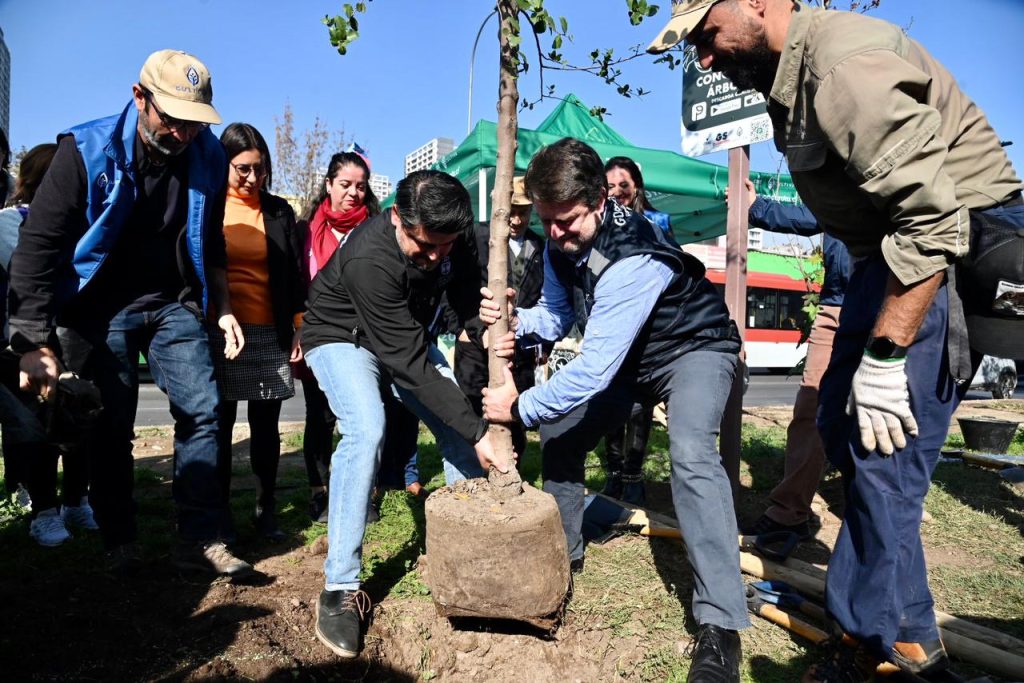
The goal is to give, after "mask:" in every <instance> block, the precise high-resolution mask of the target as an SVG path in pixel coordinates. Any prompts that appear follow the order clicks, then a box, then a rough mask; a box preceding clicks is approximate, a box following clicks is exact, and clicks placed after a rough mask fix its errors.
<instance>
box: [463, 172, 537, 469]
mask: <svg viewBox="0 0 1024 683" xmlns="http://www.w3.org/2000/svg"><path fill="white" fill-rule="evenodd" d="M532 216H533V203H532V202H531V201H530V197H529V196H528V195H527V194H526V189H525V187H524V186H523V176H518V177H516V178H515V179H513V181H512V210H511V213H510V214H509V217H508V228H509V231H508V232H509V234H508V286H509V287H511V288H512V289H514V290H516V292H517V296H516V300H517V303H518V305H520V306H523V307H528V306H533V305H534V304H536V303H537V301H538V300H539V299H540V292H541V288H542V287H543V286H544V240H543V239H541V237H540V236H539V235H538V234H536V233H535V232H533V231H532V230H530V229H529V225H530V219H531V218H532ZM474 233H475V236H476V248H477V252H478V254H479V257H480V270H481V273H482V275H483V277H484V279H483V281H482V282H481V283H480V285H481V286H486V285H487V281H486V278H487V257H488V251H489V248H488V243H489V241H490V238H491V226H490V224H489V223H477V225H476V227H475V228H474ZM446 303H447V302H446ZM444 317H445V321H446V324H447V327H448V331H449V332H451V333H452V334H455V335H456V343H455V379H456V380H457V381H458V383H459V387H461V388H462V391H463V392H464V393H465V394H466V397H467V398H469V402H470V403H471V404H472V405H473V409H474V410H476V413H477V415H483V388H484V387H486V386H487V381H488V374H487V349H485V348H484V346H483V341H482V340H481V337H480V335H482V334H483V330H484V327H483V323H481V322H480V319H479V318H473V320H472V321H470V323H468V324H467V325H466V328H468V329H465V328H462V327H460V326H459V324H458V322H457V319H456V316H455V312H454V311H452V310H451V309H450V308H449V307H448V306H447V305H446V306H445V307H444ZM550 350H551V345H550V344H548V345H544V346H531V347H530V348H525V347H524V348H518V349H516V354H515V358H514V360H513V370H512V375H513V377H514V378H515V384H516V388H517V389H518V390H519V391H520V392H523V391H526V390H527V389H529V388H530V387H532V386H533V385H534V383H535V379H534V373H535V371H536V369H537V364H538V362H539V361H541V360H543V359H544V358H546V357H547V353H548V352H549V351H550ZM509 428H510V430H511V432H512V448H513V450H515V452H516V453H520V454H522V453H525V452H526V429H525V428H524V427H523V425H521V424H513V425H510V426H509Z"/></svg>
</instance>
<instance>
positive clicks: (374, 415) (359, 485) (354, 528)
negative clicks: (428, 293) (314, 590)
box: [306, 342, 483, 591]
mask: <svg viewBox="0 0 1024 683" xmlns="http://www.w3.org/2000/svg"><path fill="white" fill-rule="evenodd" d="M428 357H429V358H430V361H431V362H432V363H433V364H434V366H435V367H436V368H437V369H438V370H439V371H440V372H441V373H442V374H443V375H445V376H446V377H448V378H450V379H451V380H452V381H453V382H454V381H455V379H454V376H453V374H452V372H451V369H450V368H449V367H448V365H447V363H446V362H445V360H444V356H443V355H442V354H441V352H440V351H438V349H437V348H436V347H434V346H432V347H430V350H429V354H428ZM306 363H307V364H308V365H309V368H310V369H311V370H312V371H313V374H314V375H315V376H316V379H317V382H319V384H320V388H321V389H322V390H323V392H324V394H325V395H326V396H327V401H328V403H329V404H330V406H331V411H332V412H333V413H334V415H335V416H336V417H337V418H338V431H339V432H341V434H342V438H341V441H340V442H339V443H338V447H337V448H336V449H335V451H334V454H333V455H332V456H331V475H330V477H331V478H330V492H331V494H330V497H329V499H328V518H327V519H328V521H327V541H328V546H327V547H328V550H327V561H326V562H325V563H324V574H325V575H326V579H327V581H326V587H327V590H332V591H333V590H354V589H357V588H359V586H360V581H359V571H360V569H361V567H362V552H363V534H364V533H365V531H366V512H367V507H368V505H369V502H370V494H371V492H372V490H373V482H374V477H375V476H376V472H377V467H378V466H379V464H380V456H381V449H382V447H383V444H384V431H385V424H386V420H385V417H384V399H383V397H384V392H391V393H392V394H393V395H395V396H397V397H398V399H399V400H400V401H402V403H404V404H405V406H406V407H407V408H409V410H411V411H412V412H413V413H415V414H416V415H417V416H418V417H419V418H420V420H422V421H423V423H424V424H426V425H427V428H428V429H430V431H431V432H433V434H434V437H435V438H436V439H437V445H438V449H439V450H440V451H441V455H442V456H443V458H444V473H445V480H446V481H447V483H449V484H452V483H454V482H456V481H458V480H460V479H466V478H472V477H480V476H483V470H482V468H481V467H480V463H479V461H478V460H477V457H476V452H475V450H474V449H473V447H472V446H471V445H469V444H468V443H466V441H465V440H464V439H463V438H462V437H461V436H459V435H458V433H456V432H455V430H453V429H452V428H451V427H449V426H447V425H446V424H444V423H443V422H442V421H441V420H440V419H438V418H437V417H436V416H435V415H434V414H433V413H431V412H429V411H428V410H427V409H426V408H425V407H424V406H423V404H422V403H420V402H419V401H418V400H416V398H415V397H414V396H413V395H412V393H411V392H410V391H408V390H406V389H402V388H400V387H398V386H396V385H394V384H393V383H392V381H391V377H390V376H389V374H388V372H387V370H386V369H385V368H384V367H383V365H382V364H381V362H380V361H379V360H378V359H377V357H376V356H375V355H373V353H371V352H370V351H368V350H366V349H365V348H361V347H357V346H355V345H353V344H348V343H343V342H340V343H333V344H324V345H323V346H318V347H316V348H314V349H311V350H310V351H309V352H308V353H307V354H306Z"/></svg>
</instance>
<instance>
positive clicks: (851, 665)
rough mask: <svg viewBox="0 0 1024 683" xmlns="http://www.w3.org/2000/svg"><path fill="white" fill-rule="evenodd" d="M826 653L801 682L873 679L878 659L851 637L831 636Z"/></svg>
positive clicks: (852, 682) (865, 681) (855, 682)
mask: <svg viewBox="0 0 1024 683" xmlns="http://www.w3.org/2000/svg"><path fill="white" fill-rule="evenodd" d="M826 648H827V654H826V655H825V659H823V660H822V661H821V662H819V663H818V664H815V665H814V666H812V667H811V668H810V669H808V670H807V672H806V673H805V674H804V676H803V678H802V679H801V681H802V683H868V682H869V681H873V680H875V669H876V668H877V667H878V663H879V662H878V660H877V659H875V657H873V656H872V655H871V654H870V653H869V652H868V651H867V649H866V648H865V647H864V646H862V645H861V644H860V643H857V642H856V641H854V640H853V639H852V638H845V637H843V638H833V639H831V640H829V641H828V643H827V644H826Z"/></svg>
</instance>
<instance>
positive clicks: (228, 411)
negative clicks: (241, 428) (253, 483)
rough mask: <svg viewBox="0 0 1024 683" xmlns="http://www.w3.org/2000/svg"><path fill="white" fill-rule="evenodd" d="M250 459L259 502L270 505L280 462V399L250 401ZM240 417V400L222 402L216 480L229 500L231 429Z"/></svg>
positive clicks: (272, 500)
mask: <svg viewBox="0 0 1024 683" xmlns="http://www.w3.org/2000/svg"><path fill="white" fill-rule="evenodd" d="M248 403H249V462H250V463H251V464H252V473H253V474H255V475H256V479H257V480H259V484H260V495H259V504H260V505H262V506H264V507H271V506H272V505H273V503H274V492H275V490H276V489H277V466H278V463H279V462H280V461H281V433H280V431H279V429H278V420H279V419H280V417H281V400H280V399H275V400H271V401H249V402H248ZM237 417H238V401H221V404H220V422H219V424H218V428H217V479H218V481H219V482H220V485H221V489H222V491H223V492H224V500H230V497H229V492H230V490H231V432H232V431H233V429H234V427H235V419H236V418H237Z"/></svg>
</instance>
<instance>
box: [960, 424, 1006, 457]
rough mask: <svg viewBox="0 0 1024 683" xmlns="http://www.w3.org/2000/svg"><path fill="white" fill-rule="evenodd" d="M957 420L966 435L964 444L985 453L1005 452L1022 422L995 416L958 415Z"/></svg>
mask: <svg viewBox="0 0 1024 683" xmlns="http://www.w3.org/2000/svg"><path fill="white" fill-rule="evenodd" d="M957 422H959V423H960V431H961V432H963V435H964V445H965V446H967V448H969V449H970V450H972V451H981V452H983V453H1005V452H1006V451H1007V450H1008V449H1009V448H1010V444H1011V443H1012V442H1013V436H1014V434H1016V433H1017V425H1019V424H1020V423H1019V422H1011V421H1009V420H999V419H997V418H994V417H958V418H957Z"/></svg>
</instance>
